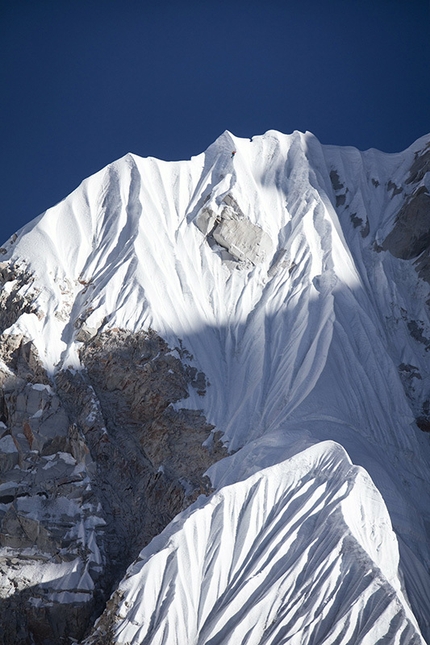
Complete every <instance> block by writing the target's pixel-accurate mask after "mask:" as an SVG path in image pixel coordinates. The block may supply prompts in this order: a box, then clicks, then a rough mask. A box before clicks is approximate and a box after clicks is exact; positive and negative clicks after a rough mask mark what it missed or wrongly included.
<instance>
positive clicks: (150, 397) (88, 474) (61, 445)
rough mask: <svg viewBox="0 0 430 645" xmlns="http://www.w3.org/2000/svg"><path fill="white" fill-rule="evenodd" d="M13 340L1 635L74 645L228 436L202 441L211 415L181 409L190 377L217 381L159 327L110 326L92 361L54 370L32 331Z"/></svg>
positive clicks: (195, 489)
mask: <svg viewBox="0 0 430 645" xmlns="http://www.w3.org/2000/svg"><path fill="white" fill-rule="evenodd" d="M11 338H13V339H14V340H15V341H16V343H17V347H16V348H15V349H14V351H13V352H11V353H10V354H8V352H7V351H6V346H5V352H4V354H3V358H4V360H5V362H4V363H3V368H2V372H1V375H2V393H3V400H2V412H3V416H2V418H3V421H2V439H1V440H0V441H1V443H0V447H1V449H2V453H1V466H0V467H1V481H2V483H1V496H0V503H1V504H2V506H1V508H2V512H1V524H0V545H1V547H2V549H1V574H2V578H1V588H2V602H0V612H1V618H2V620H1V625H2V627H1V629H2V631H1V637H2V642H3V643H5V644H8V643H10V644H11V645H12V644H18V643H31V642H36V643H68V642H69V640H70V638H71V637H72V638H75V639H80V638H81V637H82V636H83V635H84V633H85V632H86V631H87V629H88V626H89V625H90V624H91V622H92V621H93V620H94V618H95V616H97V615H98V614H99V613H100V611H101V610H102V608H103V607H104V603H105V602H106V600H107V598H108V597H109V595H110V593H111V592H112V591H113V590H114V588H115V585H116V584H117V583H118V582H119V581H120V579H121V578H122V576H123V575H124V573H125V570H126V568H127V566H128V565H129V564H130V563H131V562H133V560H134V559H135V558H136V557H137V556H138V554H139V552H140V550H141V549H142V548H143V547H144V546H145V545H146V544H148V543H149V541H150V540H151V539H152V538H153V537H154V536H155V535H157V534H158V533H160V531H161V530H162V529H163V528H164V527H165V526H166V525H167V524H168V523H169V522H170V521H171V520H172V519H173V518H174V517H175V515H177V513H179V512H180V511H181V510H183V509H184V508H186V507H187V506H188V505H189V504H190V503H191V502H192V501H194V499H195V498H196V497H197V496H198V495H199V494H201V493H203V494H206V495H207V494H208V493H209V491H210V489H211V487H210V482H209V480H208V478H207V477H204V472H205V471H206V470H207V468H208V467H209V466H210V465H211V464H212V463H214V461H216V460H217V459H220V458H221V457H222V456H224V455H225V454H226V451H225V449H223V448H222V445H221V444H220V442H219V440H218V437H214V440H213V442H212V445H211V448H210V449H208V448H205V447H203V445H202V444H203V443H204V442H205V440H207V438H208V437H209V435H210V433H211V430H212V428H213V426H210V425H208V424H207V423H206V421H205V418H204V416H203V415H202V413H201V412H199V411H194V410H182V409H180V408H179V409H177V410H175V409H173V408H172V407H171V404H172V403H175V402H176V401H178V400H180V399H182V398H184V397H187V396H188V392H187V388H188V385H191V386H195V387H201V388H202V389H201V390H200V389H199V391H200V392H201V395H203V394H204V388H205V379H204V375H203V374H202V373H201V372H200V373H197V370H196V369H195V368H193V367H192V365H190V364H189V363H185V362H183V361H182V360H181V359H180V354H179V352H178V350H170V349H169V348H168V346H167V344H166V343H165V342H164V341H163V340H162V339H161V338H160V337H159V336H157V335H156V334H155V333H153V332H148V333H145V332H141V333H137V334H133V333H130V332H126V331H120V330H110V331H109V332H106V333H105V334H101V335H100V336H97V337H95V338H93V339H91V341H89V342H88V343H85V344H83V345H82V348H81V361H82V368H83V369H82V371H81V372H79V373H72V372H71V371H69V370H63V371H61V372H59V373H58V374H57V375H56V377H55V380H54V381H50V380H49V379H48V377H47V375H46V372H45V370H44V369H43V367H42V365H41V364H40V360H39V358H38V356H37V354H36V353H35V351H34V348H32V347H31V343H30V342H27V343H25V342H24V341H23V340H21V341H19V342H18V339H17V338H16V337H11ZM7 349H10V348H7ZM5 354H8V355H9V356H10V358H9V359H8V357H7V356H6V355H5ZM32 639H34V641H33V640H32Z"/></svg>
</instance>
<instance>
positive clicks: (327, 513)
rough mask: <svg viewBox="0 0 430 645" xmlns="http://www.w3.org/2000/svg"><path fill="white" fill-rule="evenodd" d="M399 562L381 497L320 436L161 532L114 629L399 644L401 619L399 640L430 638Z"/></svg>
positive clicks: (143, 558)
mask: <svg viewBox="0 0 430 645" xmlns="http://www.w3.org/2000/svg"><path fill="white" fill-rule="evenodd" d="M196 506H197V507H196ZM397 567H398V550H397V542H396V538H395V535H394V533H393V531H392V529H391V524H390V518H389V515H388V513H387V510H386V508H385V506H384V503H383V500H382V498H381V496H380V494H379V493H378V491H377V490H376V488H375V487H374V485H373V483H372V481H371V480H370V478H369V476H368V475H367V473H366V472H365V471H363V470H362V469H361V468H358V467H355V466H353V465H352V464H351V462H350V460H349V459H348V457H347V455H346V453H345V451H344V450H343V449H342V448H341V446H339V445H337V444H334V443H332V442H323V443H320V444H319V445H318V446H313V447H312V448H309V449H307V450H305V451H303V452H301V453H300V454H299V455H297V456H295V457H293V458H291V459H290V460H288V461H286V462H282V463H280V464H277V465H275V466H272V467H270V468H268V469H265V470H260V471H259V472H258V473H257V474H255V475H253V476H252V477H250V478H249V479H247V480H245V481H244V482H241V483H239V484H232V485H231V486H226V487H224V488H223V489H222V490H221V491H220V492H219V493H216V494H214V495H213V496H212V498H211V499H210V500H205V499H202V500H201V501H200V505H195V506H194V507H193V508H192V509H190V511H189V512H186V513H184V514H182V516H181V517H180V518H178V520H177V521H176V522H173V523H172V524H171V525H170V526H169V527H168V528H167V529H166V530H165V531H164V532H163V533H162V534H161V535H160V536H159V537H158V538H156V539H154V540H153V542H152V543H151V544H150V545H149V546H148V547H147V548H146V549H144V550H143V551H142V553H141V555H140V558H139V561H137V563H136V564H134V565H133V566H132V567H130V569H129V570H128V572H127V574H126V576H125V579H124V581H123V582H122V583H121V585H120V588H119V594H120V597H121V600H120V602H119V604H118V607H117V609H116V619H115V620H114V623H113V624H114V625H115V627H114V628H113V630H114V634H115V638H116V642H118V643H129V644H130V645H131V644H133V643H142V642H151V643H153V644H154V645H161V644H164V643H166V644H167V643H169V645H174V644H176V643H177V644H178V645H179V644H182V643H201V644H202V645H203V644H204V643H208V644H209V643H223V644H224V643H226V644H227V643H244V642H246V643H248V644H249V645H253V644H255V645H263V644H268V643H281V642H289V643H294V644H297V645H299V644H300V645H306V644H307V643H315V642H319V643H322V642H324V643H337V644H338V645H341V644H343V643H344V644H349V643H352V642H354V643H369V644H370V643H375V642H377V641H378V642H379V640H381V642H382V639H384V641H383V642H384V643H385V642H386V643H391V642H393V643H394V642H395V641H394V640H393V639H392V631H391V630H392V625H393V624H394V623H396V625H397V629H396V634H397V638H399V639H402V641H396V642H408V643H423V642H424V641H423V640H422V639H421V638H420V636H419V630H418V627H417V625H416V621H415V619H414V617H413V614H412V612H411V610H410V608H409V606H408V604H407V602H406V601H405V599H404V596H403V591H402V589H401V586H400V582H399V578H398V575H397ZM353 580H354V581H355V582H354V583H352V581H353ZM351 583H352V584H351ZM382 596H385V597H386V598H387V601H386V602H380V601H379V599H380V598H381V597H382Z"/></svg>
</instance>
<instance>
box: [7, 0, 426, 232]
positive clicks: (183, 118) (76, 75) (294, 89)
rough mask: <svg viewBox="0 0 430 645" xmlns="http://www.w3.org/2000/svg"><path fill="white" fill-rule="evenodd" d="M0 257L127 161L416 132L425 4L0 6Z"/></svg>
mask: <svg viewBox="0 0 430 645" xmlns="http://www.w3.org/2000/svg"><path fill="white" fill-rule="evenodd" d="M0 64H1V68H0V87H1V92H0V177H1V211H0V238H1V240H0V243H1V242H4V241H5V240H6V239H7V238H8V237H9V235H10V234H11V233H13V232H14V231H15V230H17V229H18V228H20V227H21V226H22V225H23V224H25V223H26V222H28V221H29V220H31V219H32V218H33V217H35V216H36V215H38V214H39V213H40V212H42V211H43V210H45V209H46V208H48V207H49V206H52V205H53V204H55V203H56V202H58V201H59V200H60V199H62V198H63V197H65V196H66V195H67V194H68V193H69V192H71V191H72V190H73V189H74V188H75V187H76V186H77V185H78V184H79V183H80V182H81V181H82V180H83V179H84V178H85V177H87V176H88V175H90V174H92V173H94V172H96V171H97V170H99V169H100V168H102V167H104V166H105V165H106V164H108V163H109V162H111V161H113V160H114V159H117V158H118V157H121V156H122V155H124V154H125V153H127V152H129V151H130V152H135V153H137V154H139V155H142V156H148V155H150V156H155V157H159V158H162V159H166V160H172V159H186V158H189V157H190V156H191V155H194V154H198V153H200V152H202V151H203V150H205V149H206V148H207V147H208V146H209V145H210V144H211V143H212V141H213V140H214V139H215V138H216V137H217V136H219V135H220V134H221V133H222V132H223V131H224V130H226V129H228V130H230V131H232V132H233V133H234V134H236V135H238V136H252V135H255V134H261V133H263V132H265V131H266V130H268V129H277V130H281V131H282V132H286V133H290V132H292V131H293V130H296V129H297V130H303V131H304V130H310V131H311V132H313V133H314V134H315V135H316V136H317V137H318V138H319V139H320V141H321V142H323V143H331V144H340V145H354V146H357V147H358V148H360V149H367V148H370V147H374V148H379V149H381V150H384V151H386V152H396V151H400V150H402V149H404V148H405V147H407V146H408V145H410V144H411V143H412V142H413V141H414V140H415V139H417V138H418V137H420V136H422V135H424V134H427V133H428V132H430V8H429V1H428V0H373V1H368V0H284V1H283V2H281V1H275V0H273V1H271V0H265V1H263V0H260V1H253V0H247V1H246V2H245V1H240V0H237V1H235V0H229V1H228V0H212V1H206V0H195V1H192V0H177V1H175V0H171V1H168V0H166V1H164V0H158V1H156V0H153V1H145V0H118V1H116V0H100V1H97V0H94V1H92V0H85V1H84V0H82V1H80V0H73V1H72V0H70V1H67V0H55V1H54V0H51V1H49V0H45V1H44V0H31V1H30V0H27V1H25V0H10V1H8V0H0Z"/></svg>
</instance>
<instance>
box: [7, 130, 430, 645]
mask: <svg viewBox="0 0 430 645" xmlns="http://www.w3.org/2000/svg"><path fill="white" fill-rule="evenodd" d="M426 144H428V139H425V138H424V139H421V140H419V141H418V142H416V143H415V144H414V145H413V146H411V148H410V149H408V150H406V151H405V152H404V153H399V154H396V155H387V154H383V153H379V152H377V151H368V152H365V153H360V152H359V151H357V150H355V149H353V148H343V149H339V148H335V147H331V146H322V145H321V144H320V143H319V142H318V141H317V140H316V139H315V137H313V136H312V135H311V134H308V133H307V134H301V133H297V132H296V133H293V134H292V135H290V136H287V135H282V134H280V133H278V132H274V131H270V132H268V133H266V134H265V135H263V136H259V137H254V138H253V139H252V140H248V139H238V138H236V137H233V136H232V135H231V134H230V133H228V132H226V133H224V134H223V135H222V136H221V137H220V138H219V139H218V140H217V141H216V142H215V143H214V144H213V145H212V146H210V147H209V148H208V150H207V151H206V152H205V153H203V154H201V155H199V156H197V157H193V158H192V159H191V160H190V161H184V162H168V163H167V162H163V161H159V160H155V159H151V158H149V159H142V158H139V157H137V156H135V155H131V154H129V155H127V156H126V157H124V158H123V159H120V160H119V161H117V162H115V163H113V164H111V165H110V166H108V167H107V168H106V169H104V170H102V171H101V172H99V173H97V174H96V175H94V176H92V177H90V178H89V179H87V180H86V181H84V182H83V183H82V185H81V186H80V187H79V188H78V189H77V190H76V191H74V193H72V194H71V195H70V196H69V197H68V198H67V199H66V200H64V201H63V202H61V203H60V204H58V205H57V206H55V207H54V208H52V209H50V210H48V211H47V212H46V213H45V214H43V215H42V216H41V217H40V218H38V220H35V221H34V222H32V223H31V224H29V225H28V226H27V227H25V228H24V229H22V230H21V231H20V232H19V234H18V237H17V239H16V240H11V241H10V242H9V243H8V244H7V245H6V246H5V251H6V252H5V254H4V257H3V258H2V259H4V260H7V259H9V258H12V259H15V261H16V262H17V263H19V264H21V265H23V266H24V267H26V268H28V269H30V270H31V271H32V272H34V275H35V280H34V282H33V283H32V284H30V285H29V286H28V287H25V288H24V291H25V289H27V291H28V295H29V296H31V299H32V300H34V303H35V306H36V308H37V311H36V313H27V314H23V315H22V316H21V317H20V319H19V320H18V321H17V323H15V324H14V325H13V326H12V327H11V328H9V330H7V333H10V334H15V333H24V334H25V335H26V336H29V337H30V338H32V339H34V342H35V344H36V346H37V348H38V350H39V355H40V357H41V358H42V360H43V362H44V364H45V365H46V367H47V368H48V370H50V371H51V372H53V371H55V370H59V369H62V368H67V367H72V368H75V369H79V367H80V364H79V356H78V349H79V346H80V342H79V341H78V340H77V333H78V330H79V329H80V328H83V329H86V330H88V333H95V332H96V330H103V329H107V328H115V327H118V328H126V329H130V330H140V329H148V328H152V329H154V330H156V331H157V332H158V333H159V334H160V335H161V336H162V337H164V338H165V340H166V341H167V342H168V343H169V344H171V345H172V346H175V345H178V343H179V339H180V340H181V342H182V343H183V346H184V347H185V348H186V349H187V350H188V351H189V352H191V354H192V355H193V356H194V360H195V362H196V364H197V365H198V367H199V369H201V370H202V371H203V372H204V373H205V374H206V376H207V378H208V380H209V382H210V386H209V387H208V388H207V393H206V395H205V396H204V397H199V396H198V395H197V393H195V392H194V391H193V392H190V397H189V398H188V399H186V401H183V402H181V404H180V405H181V406H184V405H186V406H187V407H190V408H202V409H203V410H204V413H205V415H206V417H207V420H208V421H209V422H210V423H212V424H214V426H215V428H216V430H220V431H221V432H222V433H224V434H223V440H224V441H225V443H226V445H227V446H228V448H229V450H231V451H232V452H233V451H236V452H235V453H234V454H233V455H232V456H230V457H228V458H227V459H224V460H222V461H221V462H218V463H217V464H216V465H215V466H213V467H212V468H211V469H210V471H209V476H210V477H211V480H212V483H213V485H214V487H215V488H216V489H218V491H219V492H217V493H216V495H215V497H214V498H212V499H211V500H209V501H208V502H205V501H201V500H200V501H199V502H197V507H196V509H195V510H194V511H193V510H191V511H190V512H187V513H188V514H187V515H186V516H184V517H183V518H180V519H178V521H177V523H175V524H174V526H173V527H170V528H168V529H166V531H167V532H166V533H165V534H163V536H161V537H160V538H158V539H157V540H156V541H154V543H153V544H152V545H150V546H149V547H148V549H149V550H147V551H146V552H144V554H143V555H142V562H141V563H138V564H137V565H136V567H135V569H132V570H131V572H130V576H132V577H131V578H130V580H137V581H138V583H136V586H133V584H134V583H131V582H130V581H126V582H124V585H125V587H124V588H125V589H126V590H127V593H129V594H131V596H132V598H133V600H132V604H133V603H135V604H133V612H134V611H135V612H136V615H137V616H138V618H136V619H135V618H133V616H134V614H133V616H131V617H130V616H128V613H127V610H126V609H124V607H122V608H121V611H120V614H119V618H120V620H124V626H123V627H121V623H120V624H119V626H118V629H117V632H115V633H116V634H117V637H118V639H119V642H133V643H138V642H139V643H140V642H148V643H149V642H151V643H152V642H153V643H166V644H167V643H172V642H178V643H185V642H189V643H208V644H209V643H211V644H212V645H214V644H215V643H227V642H235V643H236V642H243V643H245V642H246V643H260V642H264V643H281V642H282V643H284V642H285V643H287V642H291V643H315V644H316V643H323V642H324V643H325V642H327V643H335V642H336V643H352V642H357V643H358V642H360V643H361V642H363V643H369V645H370V644H372V643H376V642H378V639H384V640H383V642H384V643H391V642H392V643H397V642H398V643H405V644H406V643H414V642H417V643H418V642H422V641H420V638H421V637H420V636H419V633H420V632H419V628H418V627H417V626H416V623H415V619H414V618H413V615H412V613H411V612H410V611H409V608H408V606H409V605H408V603H410V604H411V606H412V610H413V613H414V615H415V617H416V619H417V620H418V623H419V625H420V629H421V631H422V633H423V634H424V635H425V637H427V638H429V637H430V629H429V623H430V577H429V569H430V548H429V540H428V533H427V531H426V526H427V527H428V526H430V496H429V486H428V484H429V479H430V473H429V466H430V450H429V440H428V439H429V437H428V435H426V434H424V433H423V432H422V431H421V430H418V428H417V426H416V425H415V423H414V421H415V417H416V416H417V415H416V411H415V409H414V405H419V404H421V403H423V401H424V400H425V398H426V395H427V394H428V392H429V390H430V387H429V380H428V379H429V377H428V374H429V372H430V370H429V359H428V353H427V349H428V345H426V343H425V342H423V340H422V339H424V340H427V339H428V338H429V337H430V323H429V316H428V307H427V305H426V304H425V303H426V300H427V299H428V297H429V295H430V294H429V286H428V284H427V283H426V282H424V281H422V280H421V279H419V278H418V275H417V273H416V271H415V269H414V266H413V262H412V260H405V259H399V258H395V257H394V256H393V255H391V254H390V252H389V251H386V250H383V248H382V246H383V242H384V240H385V238H386V236H387V235H388V234H389V232H390V231H391V230H392V228H393V225H394V222H395V217H396V214H397V213H398V212H399V210H400V208H401V207H402V204H403V203H405V200H407V199H408V194H410V193H411V191H412V186H411V184H410V183H409V184H408V179H410V169H411V167H412V164H413V163H414V159H416V157H417V155H419V154H421V151H422V150H424V149H425V147H426ZM233 150H236V154H235V155H232V151H233ZM429 177H430V173H427V174H426V173H424V174H423V176H422V177H421V176H420V177H419V178H418V179H419V181H420V182H421V184H420V185H422V187H424V190H426V188H428V187H429V186H430V179H429ZM392 186H394V188H393V187H392ZM415 188H416V186H414V189H415ZM408 191H409V192H408ZM226 209H227V210H226ZM202 213H203V215H204V214H205V213H209V214H210V215H208V216H207V217H209V218H211V217H213V218H218V219H217V221H218V222H219V221H220V220H222V218H223V217H225V213H227V218H228V217H230V216H231V215H232V214H233V219H234V218H236V219H238V221H239V220H240V222H241V223H242V224H243V223H244V224H243V225H244V226H247V227H248V229H247V230H249V231H253V232H255V231H257V230H258V231H259V230H260V229H261V230H262V231H264V233H265V234H267V236H268V238H270V243H271V244H270V245H268V246H267V247H266V250H265V252H264V253H263V254H262V256H261V258H260V259H261V260H262V261H259V262H257V263H256V264H253V263H252V261H250V260H246V258H245V259H242V260H238V255H237V253H238V251H237V247H236V246H235V247H233V246H231V247H230V248H229V251H230V253H229V252H227V250H226V248H224V247H223V246H222V245H221V246H220V245H219V243H217V242H219V239H221V238H219V239H218V238H217V236H216V234H214V235H215V237H214V235H211V234H209V235H208V236H206V235H205V234H204V233H206V231H204V232H202V226H201V221H202V219H201V218H202V216H203V215H202ZM204 216H205V217H206V215H204ZM211 221H212V220H211ZM199 222H200V224H199V226H198V225H197V224H198V223H199ZM242 224H241V225H242ZM251 225H256V227H254V228H253V227H252V226H251ZM209 233H210V231H209ZM233 241H234V240H233ZM235 249H236V250H235ZM235 253H236V255H235ZM414 322H415V328H414V326H413V323H414ZM416 328H418V329H419V330H420V332H421V338H420V335H419V333H415V334H411V329H412V330H413V329H416ZM429 344H430V341H429ZM400 364H402V365H407V366H412V367H415V368H416V370H417V371H418V373H419V375H420V378H418V377H417V378H416V382H415V385H414V388H412V389H411V391H409V392H408V395H409V397H408V396H407V394H406V393H405V387H404V383H402V380H401V378H400V376H399V365H400ZM418 381H419V382H418ZM412 390H413V391H412ZM326 440H329V441H328V442H327V443H324V444H322V446H321V448H318V449H317V448H312V446H314V445H315V444H318V443H319V442H321V441H326ZM338 444H340V445H341V446H343V449H344V450H342V449H341V448H340V447H339V445H338ZM303 451H304V452H303ZM344 451H346V453H347V455H349V458H350V459H351V460H352V462H353V463H354V464H357V465H360V466H362V467H363V468H364V469H365V470H366V471H367V473H369V475H370V478H371V479H370V478H369V477H368V476H367V474H366V473H365V472H364V471H362V470H357V469H356V468H355V467H352V466H351V465H350V463H349V461H348V457H347V455H346V454H345V453H344ZM294 455H297V456H296V457H294ZM297 460H298V461H297ZM281 462H282V464H281ZM276 464H280V465H279V466H276ZM303 464H306V467H305V466H304V465H303ZM262 469H267V470H264V472H260V471H262ZM297 469H298V470H297ZM300 469H302V470H303V469H304V470H303V472H302V470H300ZM296 470H297V472H300V473H302V474H300V476H298V475H297V473H296ZM357 473H359V475H357ZM250 476H252V478H251V479H248V478H249V477H250ZM319 478H321V481H320V479H319ZM272 480H273V481H272ZM371 480H373V482H374V485H375V486H376V489H377V490H376V489H375V488H374V486H373V484H372V481H371ZM239 482H243V483H239ZM225 486H228V487H227V488H224V487H225ZM269 489H270V490H269ZM378 490H379V493H380V494H381V495H382V499H383V500H384V503H383V502H382V499H381V498H380V497H379V494H378V492H377V491H378ZM296 499H297V500H298V499H300V501H295V500H296ZM345 500H346V501H345ZM375 500H376V501H375ZM384 504H385V505H386V507H387V509H388V511H386V510H385V506H384ZM226 509H228V510H226ZM312 509H313V510H312ZM387 513H388V514H387ZM338 517H339V518H340V519H339V522H338V521H337V519H336V518H338ZM322 518H324V521H323V520H322ZM388 518H390V520H391V522H392V525H393V528H394V532H395V535H396V538H397V541H398V542H397V543H398V546H397V543H396V541H395V540H394V537H393V535H394V534H392V533H391V528H390V520H389V519H388ZM271 522H273V523H274V525H273V529H272V528H271ZM319 522H323V523H322V524H321V526H322V527H323V529H320V528H318V527H319V526H320V524H319ZM226 536H229V537H226ZM238 536H239V537H238ZM193 545H194V546H193ZM350 545H352V546H351V547H350ZM194 549H195V555H192V562H193V566H195V567H196V568H199V569H198V573H196V576H197V577H196V579H194V578H193V580H192V584H191V581H190V580H188V582H187V579H186V576H185V582H184V578H183V573H181V571H182V569H183V567H186V566H188V565H187V561H188V560H187V558H189V557H191V556H189V555H187V553H188V550H191V552H193V550H194ZM345 550H346V551H347V552H345ZM398 550H399V553H400V565H399V566H400V571H399V572H397V552H398ZM254 553H255V554H256V555H255V559H253V555H252V554H254ZM295 558H296V559H297V561H295V560H294V559H295ZM194 559H195V560H196V561H195V562H194ZM305 563H306V564H305ZM275 565H276V566H275ZM278 565H279V566H278ZM157 576H158V577H157ZM149 578H150V579H151V583H150V586H149V587H148V585H149V583H147V584H145V586H144V587H143V586H142V585H143V584H144V581H145V580H149ZM198 580H199V581H200V583H199V582H197V581H198ZM157 581H159V583H158V582H157ZM157 585H159V586H157ZM190 585H191V586H190ZM235 585H238V587H237V594H232V592H231V589H233V588H235ZM191 588H192V592H191ZM239 588H240V593H239ZM148 589H149V590H148ZM246 590H249V592H248V591H246ZM242 593H243V594H245V596H247V597H248V596H252V595H253V594H256V595H255V598H256V602H255V606H251V605H249V606H248V605H246V603H242V602H241V601H240V600H238V598H240V597H241V595H240V594H242ZM142 594H143V596H142ZM145 594H150V600H148V599H147V596H145ZM151 594H152V595H151ZM190 594H191V595H190ZM259 594H260V595H259ZM306 594H310V595H309V602H308V601H307V600H303V598H304V597H306V598H307V597H308V596H307V595H306ZM245 596H244V597H245ZM311 596H312V598H311ZM142 597H144V598H145V601H144V602H143V603H140V599H141V598H142ZM136 603H137V604H136ZM139 603H140V605H139ZM260 603H261V612H260V611H257V609H256V607H257V605H258V606H260ZM143 606H144V609H141V608H139V607H143ZM166 608H169V609H168V615H167V614H166V611H167V609H166ZM133 621H135V623H136V624H135V623H134V622H133ZM145 630H146V631H145ZM151 630H152V631H151ZM150 633H151V634H157V636H156V637H155V636H154V640H150V636H145V638H147V640H142V639H143V638H144V635H146V634H150ZM175 633H177V634H178V636H177V639H178V640H177V641H175V640H174V637H173V634H175ZM181 634H182V636H180V635H181ZM151 638H152V637H151ZM121 639H122V640H121ZM148 639H149V640H148ZM157 639H158V640H157ZM229 639H232V640H231V641H230V640H229ZM241 639H242V640H241ZM336 639H337V640H336ZM381 642H382V641H381Z"/></svg>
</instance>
